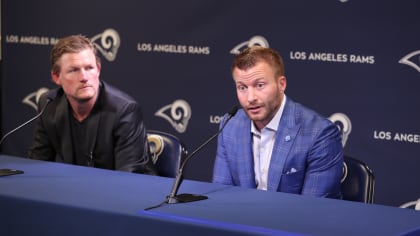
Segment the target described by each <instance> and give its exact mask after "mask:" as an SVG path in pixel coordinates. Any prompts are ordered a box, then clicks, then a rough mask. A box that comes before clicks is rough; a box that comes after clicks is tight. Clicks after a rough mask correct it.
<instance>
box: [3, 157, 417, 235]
mask: <svg viewBox="0 0 420 236" xmlns="http://www.w3.org/2000/svg"><path fill="white" fill-rule="evenodd" d="M5 168H9V169H16V170H22V171H23V173H22V174H17V175H10V176H3V177H0V235H91V236H93V235H199V236H203V235H382V236H383V235H416V234H417V235H418V234H419V233H420V212H418V211H415V210H413V209H401V208H397V207H392V206H383V205H375V204H365V203H358V202H350V201H344V200H336V199H325V198H317V197H309V196H301V195H295V194H287V193H278V192H266V191H260V190H256V189H246V188H240V187H233V186H225V185H219V184H213V183H207V182H200V181H193V180H184V181H183V182H182V184H181V187H180V190H179V192H180V193H193V194H202V195H205V196H207V197H208V199H206V200H201V201H195V202H188V203H176V204H162V205H159V204H160V203H162V202H164V200H165V198H166V196H167V195H168V193H169V192H170V190H171V187H172V185H173V181H174V179H173V178H166V177H159V176H150V175H142V174H134V173H128V172H122V171H112V170H103V169H97V168H90V167H82V166H75V165H69V164H63V163H54V162H46V161H36V160H30V159H27V158H23V157H13V156H8V155H0V169H5ZM187 168H188V166H187ZM157 205H158V207H156V208H152V209H148V210H145V209H147V208H149V207H152V206H157Z"/></svg>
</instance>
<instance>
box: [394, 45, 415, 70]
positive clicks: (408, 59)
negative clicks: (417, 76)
mask: <svg viewBox="0 0 420 236" xmlns="http://www.w3.org/2000/svg"><path fill="white" fill-rule="evenodd" d="M419 62H420V50H417V51H414V52H412V53H409V54H407V55H406V56H404V57H403V58H401V59H400V60H399V61H398V63H401V64H404V65H407V66H411V67H412V68H414V69H416V70H417V71H418V72H420V66H419V64H420V63H419Z"/></svg>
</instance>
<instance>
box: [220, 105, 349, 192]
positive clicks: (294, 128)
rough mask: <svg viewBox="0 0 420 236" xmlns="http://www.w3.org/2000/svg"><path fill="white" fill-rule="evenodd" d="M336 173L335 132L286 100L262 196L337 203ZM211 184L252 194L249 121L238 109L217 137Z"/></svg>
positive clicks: (339, 158)
mask: <svg viewBox="0 0 420 236" xmlns="http://www.w3.org/2000/svg"><path fill="white" fill-rule="evenodd" d="M225 120H226V116H225V117H224V119H223V120H222V122H221V124H220V126H222V125H223V124H224V122H225ZM342 171H343V147H342V144H341V134H340V132H339V129H338V127H337V126H336V125H335V124H333V123H332V122H331V121H329V120H328V119H326V118H324V117H322V116H321V115H319V114H317V113H316V112H314V111H312V110H310V109H308V108H306V107H304V106H302V105H301V104H299V103H295V102H294V101H293V100H292V99H290V98H289V97H288V98H287V100H286V104H285V108H284V111H283V115H282V117H281V120H280V124H279V129H278V132H277V134H276V140H275V144H274V148H273V152H272V157H271V162H270V166H269V173H268V191H278V192H286V193H294V194H304V195H311V196H318V197H328V198H340V197H341V194H340V180H341V176H342ZM213 182H214V183H221V184H226V185H234V186H241V187H246V188H256V183H255V176H254V160H253V152H252V133H251V121H250V119H249V118H248V117H247V115H246V114H245V112H244V111H243V110H242V109H240V110H239V111H238V112H237V114H236V115H235V116H234V117H232V119H231V120H230V121H229V122H228V124H227V125H226V127H225V128H224V130H223V132H222V133H221V134H220V135H219V137H218V144H217V154H216V159H215V163H214V169H213Z"/></svg>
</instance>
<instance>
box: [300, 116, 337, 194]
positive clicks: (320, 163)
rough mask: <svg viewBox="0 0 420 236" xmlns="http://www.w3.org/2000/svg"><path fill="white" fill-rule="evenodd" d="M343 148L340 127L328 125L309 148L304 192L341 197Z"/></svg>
mask: <svg viewBox="0 0 420 236" xmlns="http://www.w3.org/2000/svg"><path fill="white" fill-rule="evenodd" d="M342 172H343V148H342V144H341V136H340V133H339V131H338V128H337V127H336V126H335V125H333V124H329V125H327V126H326V127H325V128H324V129H323V130H322V131H321V132H320V133H319V135H318V136H317V137H316V139H315V142H314V145H313V146H312V148H311V149H310V150H309V153H308V159H307V170H306V175H305V181H304V185H303V189H302V194H306V195H312V196H319V197H328V198H340V197H341V194H340V180H341V175H342Z"/></svg>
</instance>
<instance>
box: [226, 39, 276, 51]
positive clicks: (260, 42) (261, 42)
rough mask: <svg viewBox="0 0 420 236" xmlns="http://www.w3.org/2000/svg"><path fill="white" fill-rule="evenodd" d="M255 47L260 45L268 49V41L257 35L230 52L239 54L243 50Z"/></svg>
mask: <svg viewBox="0 0 420 236" xmlns="http://www.w3.org/2000/svg"><path fill="white" fill-rule="evenodd" d="M254 45H260V46H262V47H266V48H268V47H269V45H268V42H267V40H266V39H265V38H264V37H263V36H259V35H257V36H254V37H252V38H251V39H249V40H248V41H245V42H242V43H240V44H238V45H236V46H235V47H234V48H233V49H232V50H230V53H232V54H239V53H240V52H241V51H242V50H243V49H245V48H247V47H250V46H254Z"/></svg>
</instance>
